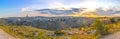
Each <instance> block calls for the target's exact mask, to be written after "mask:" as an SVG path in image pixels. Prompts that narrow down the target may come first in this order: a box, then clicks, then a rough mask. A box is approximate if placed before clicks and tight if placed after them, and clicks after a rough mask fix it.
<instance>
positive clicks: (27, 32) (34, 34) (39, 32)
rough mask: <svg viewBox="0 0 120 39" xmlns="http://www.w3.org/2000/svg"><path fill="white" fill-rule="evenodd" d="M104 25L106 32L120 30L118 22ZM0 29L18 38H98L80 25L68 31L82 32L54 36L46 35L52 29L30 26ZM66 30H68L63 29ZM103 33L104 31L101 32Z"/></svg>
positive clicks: (1, 27) (2, 27)
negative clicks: (79, 32)
mask: <svg viewBox="0 0 120 39" xmlns="http://www.w3.org/2000/svg"><path fill="white" fill-rule="evenodd" d="M105 27H107V28H108V32H109V33H110V34H111V33H114V32H117V31H120V22H117V23H113V24H107V25H105ZM0 29H3V30H4V31H6V32H7V33H9V34H11V35H12V36H14V37H17V38H20V39H55V38H56V39H65V38H69V39H98V37H99V36H98V35H95V34H87V35H86V34H85V33H86V32H87V31H88V30H92V29H91V28H90V27H82V28H81V29H80V28H72V29H71V30H70V31H74V30H75V29H78V30H79V31H83V33H84V34H73V35H68V34H66V35H56V36H48V33H54V31H49V30H44V29H39V28H34V27H30V26H0ZM64 31H68V30H64ZM103 33H104V32H103Z"/></svg>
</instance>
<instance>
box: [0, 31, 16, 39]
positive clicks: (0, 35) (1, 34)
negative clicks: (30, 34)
mask: <svg viewBox="0 0 120 39" xmlns="http://www.w3.org/2000/svg"><path fill="white" fill-rule="evenodd" d="M0 39H16V38H14V37H13V36H11V35H9V34H8V33H6V32H5V31H3V30H1V29H0Z"/></svg>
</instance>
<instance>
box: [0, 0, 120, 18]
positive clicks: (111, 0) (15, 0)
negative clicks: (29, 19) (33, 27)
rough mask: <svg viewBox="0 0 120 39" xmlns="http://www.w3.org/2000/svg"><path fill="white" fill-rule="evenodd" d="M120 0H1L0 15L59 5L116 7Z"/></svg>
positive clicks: (57, 6)
mask: <svg viewBox="0 0 120 39" xmlns="http://www.w3.org/2000/svg"><path fill="white" fill-rule="evenodd" d="M119 4H120V0H0V17H9V16H11V15H13V16H14V15H16V14H19V13H22V12H23V11H29V10H35V9H44V8H59V7H67V8H68V7H87V8H94V6H96V7H95V8H98V7H114V6H120V5H119Z"/></svg>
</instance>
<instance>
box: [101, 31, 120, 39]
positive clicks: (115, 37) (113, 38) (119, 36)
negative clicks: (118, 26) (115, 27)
mask: <svg viewBox="0 0 120 39" xmlns="http://www.w3.org/2000/svg"><path fill="white" fill-rule="evenodd" d="M101 39H120V31H119V32H116V33H113V34H110V35H107V36H104V37H102V38H101Z"/></svg>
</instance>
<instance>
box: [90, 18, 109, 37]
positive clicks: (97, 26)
mask: <svg viewBox="0 0 120 39" xmlns="http://www.w3.org/2000/svg"><path fill="white" fill-rule="evenodd" d="M92 27H93V29H94V30H96V34H97V35H100V36H101V35H105V34H108V32H107V30H108V28H106V27H105V26H104V25H103V23H102V22H101V21H100V20H98V19H96V20H95V21H94V23H93V24H92Z"/></svg>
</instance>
